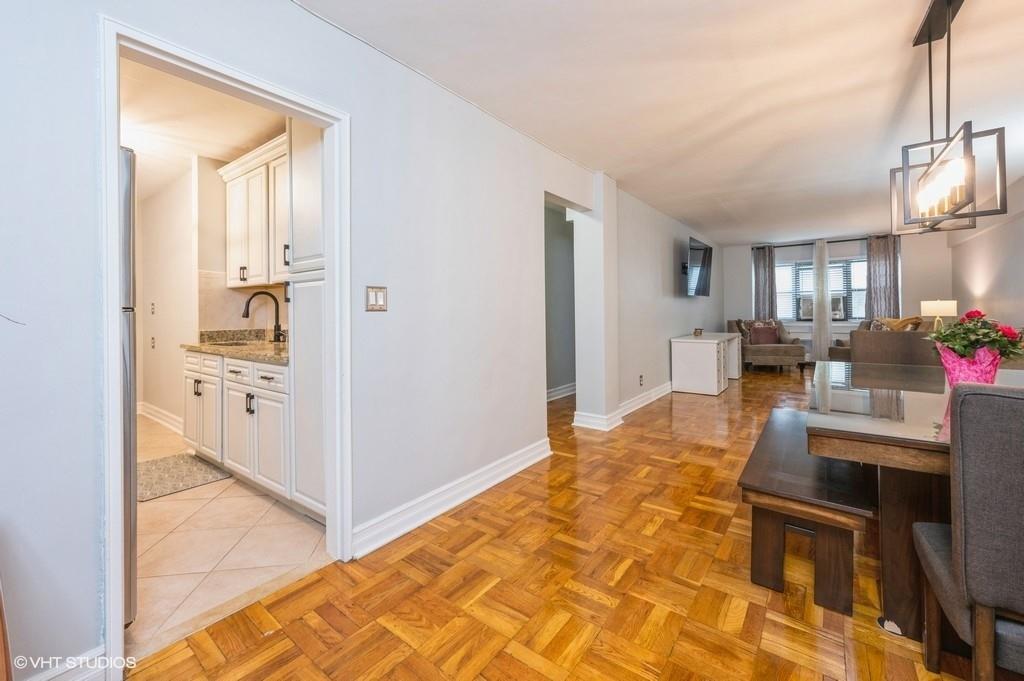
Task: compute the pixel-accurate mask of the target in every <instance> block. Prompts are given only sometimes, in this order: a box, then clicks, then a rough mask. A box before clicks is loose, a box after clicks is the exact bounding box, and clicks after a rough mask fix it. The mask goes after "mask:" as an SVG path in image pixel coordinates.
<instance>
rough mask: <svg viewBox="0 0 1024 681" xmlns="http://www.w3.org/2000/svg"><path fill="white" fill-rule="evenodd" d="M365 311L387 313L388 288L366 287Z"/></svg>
mask: <svg viewBox="0 0 1024 681" xmlns="http://www.w3.org/2000/svg"><path fill="white" fill-rule="evenodd" d="M366 311H367V312H387V311H388V288H387V286H367V287H366Z"/></svg>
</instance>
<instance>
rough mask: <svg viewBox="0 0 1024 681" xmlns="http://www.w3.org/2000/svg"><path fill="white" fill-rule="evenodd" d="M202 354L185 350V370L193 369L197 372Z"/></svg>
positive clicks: (200, 364)
mask: <svg viewBox="0 0 1024 681" xmlns="http://www.w3.org/2000/svg"><path fill="white" fill-rule="evenodd" d="M202 357H203V356H202V355H200V354H199V353H198V352H186V353H185V371H194V372H196V373H199V368H200V367H201V366H202V363H203V362H202Z"/></svg>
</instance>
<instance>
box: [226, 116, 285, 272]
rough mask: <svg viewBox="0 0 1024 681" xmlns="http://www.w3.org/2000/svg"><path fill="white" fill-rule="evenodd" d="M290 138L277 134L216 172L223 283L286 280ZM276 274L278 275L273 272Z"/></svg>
mask: <svg viewBox="0 0 1024 681" xmlns="http://www.w3.org/2000/svg"><path fill="white" fill-rule="evenodd" d="M287 154H288V142H287V138H286V136H285V135H280V136H279V137H276V138H274V139H272V140H271V141H269V142H267V143H266V144H264V145H263V146H261V147H259V148H257V149H254V150H253V151H251V152H249V153H248V154H246V155H244V156H242V157H240V158H238V159H235V160H234V161H232V162H231V163H228V164H227V165H225V166H224V167H222V168H220V169H219V170H218V171H217V172H218V173H220V176H221V178H222V179H223V180H224V183H225V192H226V202H227V203H226V225H225V248H226V251H225V253H226V257H225V267H226V269H227V282H226V283H227V286H228V287H229V288H240V287H245V286H264V285H266V284H269V283H271V282H277V281H284V278H283V277H282V273H283V272H286V271H287V270H286V269H285V270H282V269H281V268H282V267H283V265H281V264H279V263H281V262H282V257H283V256H284V251H285V250H286V249H285V246H286V245H287V241H286V240H287V238H288V237H287V234H288V230H289V222H290V215H291V208H290V198H291V197H290V194H291V192H290V188H289V187H288V156H287ZM275 277H276V278H275Z"/></svg>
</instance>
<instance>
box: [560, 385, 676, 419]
mask: <svg viewBox="0 0 1024 681" xmlns="http://www.w3.org/2000/svg"><path fill="white" fill-rule="evenodd" d="M670 392H672V382H671V381H669V382H668V383H662V384H661V385H659V386H656V387H654V388H651V389H650V390H648V391H647V392H642V393H640V394H639V395H637V396H636V397H631V398H630V399H628V400H626V401H625V402H623V403H622V404H620V405H619V408H618V409H616V410H615V411H613V412H612V413H611V414H608V415H607V416H602V415H600V414H588V413H586V412H582V411H578V412H576V414H575V415H574V416H573V420H572V425H573V427H575V428H592V429H594V430H604V431H609V430H613V429H615V428H618V427H619V426H621V425H622V417H623V416H626V415H627V414H631V413H633V412H634V411H636V410H637V409H639V408H640V407H644V406H647V405H648V404H650V403H651V402H653V401H654V400H656V399H658V398H660V397H664V396H665V395H668V394H669V393H670Z"/></svg>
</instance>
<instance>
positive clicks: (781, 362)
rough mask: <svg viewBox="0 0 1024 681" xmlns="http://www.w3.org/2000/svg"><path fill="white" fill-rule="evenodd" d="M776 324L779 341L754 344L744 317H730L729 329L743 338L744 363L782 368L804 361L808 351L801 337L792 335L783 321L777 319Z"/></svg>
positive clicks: (797, 364) (796, 365)
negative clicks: (746, 329) (746, 331)
mask: <svg viewBox="0 0 1024 681" xmlns="http://www.w3.org/2000/svg"><path fill="white" fill-rule="evenodd" d="M775 326H776V328H777V329H778V330H779V341H780V342H779V343H771V344H761V345H752V344H751V343H750V337H749V335H748V334H747V333H745V327H744V326H743V320H742V319H730V320H729V321H728V322H727V329H728V331H729V332H730V333H738V334H740V338H741V339H742V340H741V345H742V351H743V364H744V365H749V366H769V367H780V368H782V367H798V366H800V365H801V363H802V362H804V360H805V358H806V354H807V351H806V350H805V348H804V346H803V345H802V344H801V343H800V339H799V338H793V337H792V336H790V335H789V332H788V331H786V327H785V326H783V325H782V322H780V321H778V320H776V321H775Z"/></svg>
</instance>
